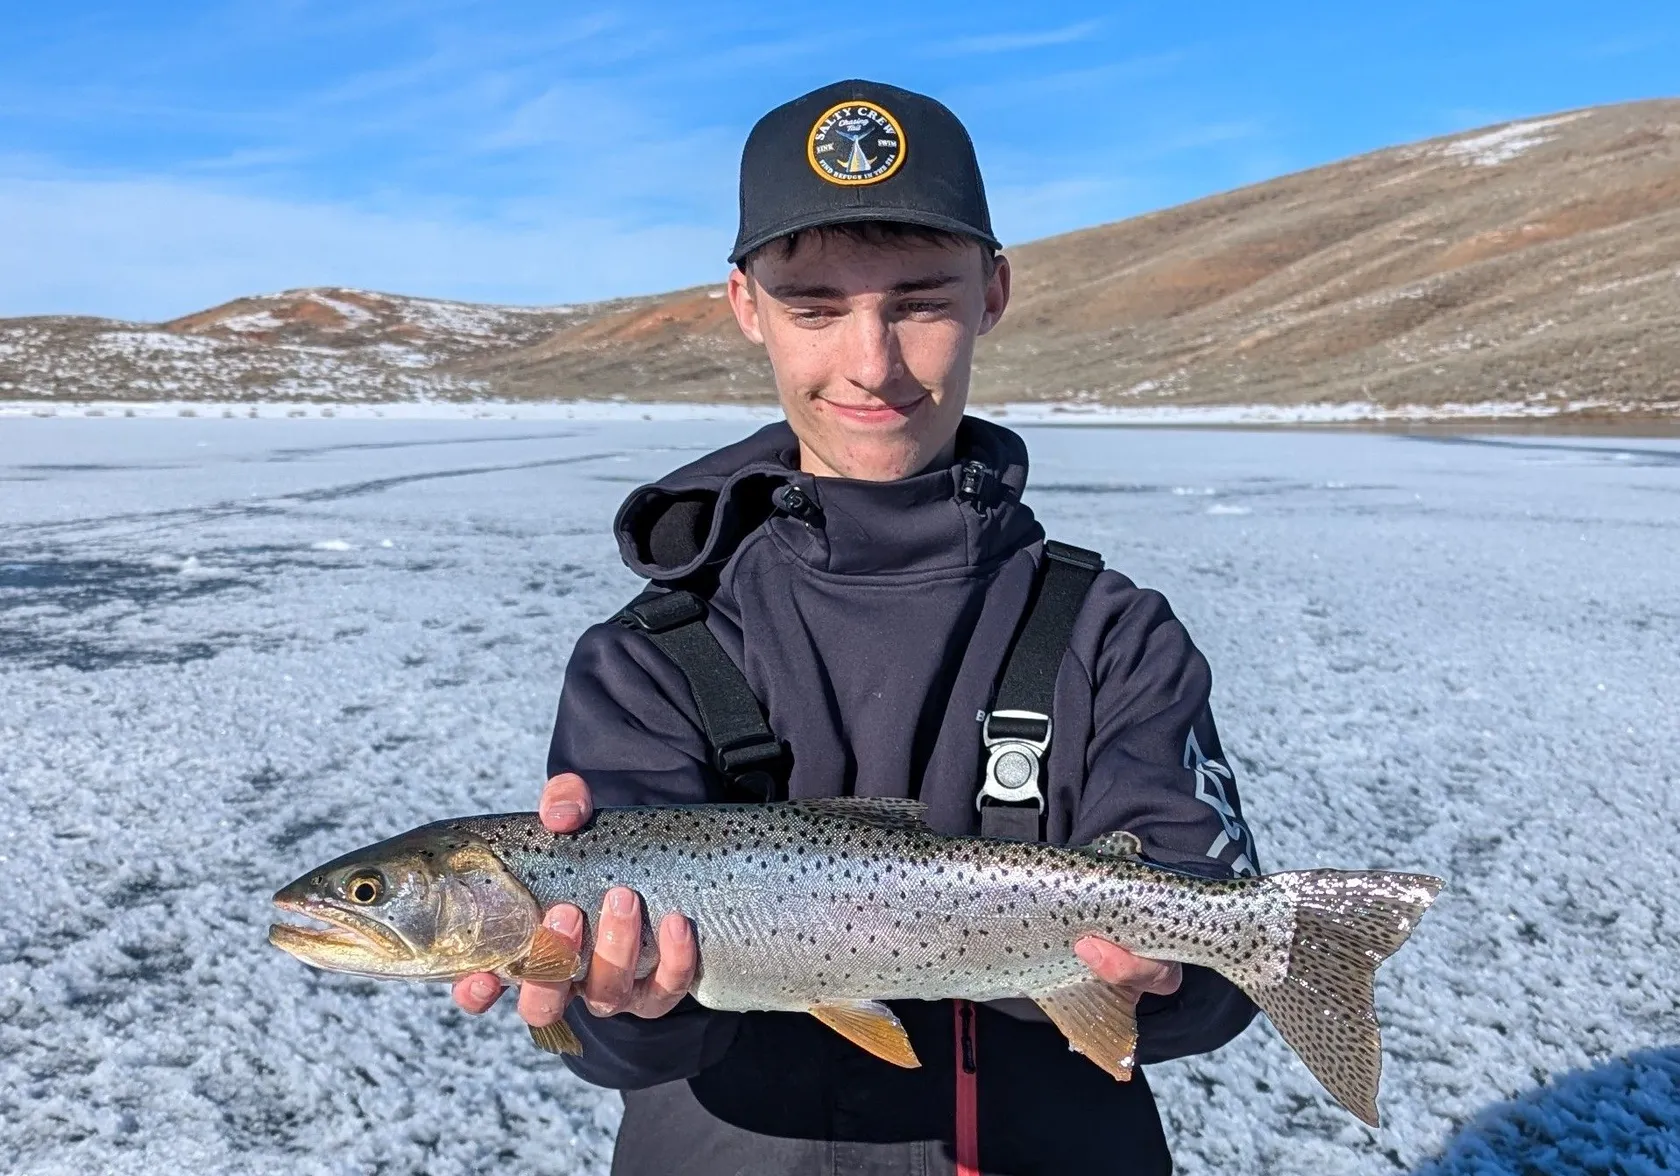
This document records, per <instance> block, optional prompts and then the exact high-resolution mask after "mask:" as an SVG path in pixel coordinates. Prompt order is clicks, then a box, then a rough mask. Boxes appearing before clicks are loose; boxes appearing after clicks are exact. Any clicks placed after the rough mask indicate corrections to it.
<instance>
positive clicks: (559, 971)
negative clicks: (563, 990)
mask: <svg viewBox="0 0 1680 1176" xmlns="http://www.w3.org/2000/svg"><path fill="white" fill-rule="evenodd" d="M581 962H582V961H581V960H580V959H579V958H578V952H577V948H575V947H573V946H572V943H571V940H569V939H567V938H566V937H565V936H564V935H561V934H558V933H557V932H554V931H550V930H549V929H548V928H547V927H538V928H537V933H536V934H535V935H533V936H532V937H531V948H530V950H529V951H527V952H526V953H525V958H524V959H522V960H520V961H519V962H518V963H517V964H514V965H513V966H512V967H511V968H509V969H508V974H509V975H510V976H512V977H514V978H515V979H518V980H537V981H541V982H546V983H549V984H558V983H560V982H562V981H565V980H572V979H576V977H577V974H578V967H579V965H580V963H581Z"/></svg>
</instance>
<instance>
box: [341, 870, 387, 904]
mask: <svg viewBox="0 0 1680 1176" xmlns="http://www.w3.org/2000/svg"><path fill="white" fill-rule="evenodd" d="M384 895H385V879H384V878H382V877H380V876H379V875H378V874H357V875H356V876H355V877H354V878H351V879H349V880H348V881H346V882H345V883H344V897H346V898H348V899H349V900H350V901H351V902H353V903H356V904H358V905H360V906H368V905H370V904H372V903H376V902H378V901H379V900H380V899H381V898H382V897H384Z"/></svg>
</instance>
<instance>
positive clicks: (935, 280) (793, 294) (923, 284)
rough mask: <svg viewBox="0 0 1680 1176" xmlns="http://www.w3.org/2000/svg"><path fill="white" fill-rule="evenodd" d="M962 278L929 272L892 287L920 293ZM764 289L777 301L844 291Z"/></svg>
mask: <svg viewBox="0 0 1680 1176" xmlns="http://www.w3.org/2000/svg"><path fill="white" fill-rule="evenodd" d="M961 280H962V279H961V278H959V277H958V276H957V275H956V274H929V275H927V276H926V277H925V278H909V279H907V280H905V281H902V282H899V283H897V284H896V285H894V286H893V288H892V293H894V294H920V293H922V292H923V291H926V290H942V289H944V288H945V287H946V286H949V285H952V284H953V283H955V282H959V281H961ZM764 289H765V291H766V292H767V293H769V295H770V297H772V298H774V299H776V301H778V302H792V301H795V300H797V299H813V300H818V301H841V300H843V299H844V298H845V297H846V292H845V291H844V290H842V289H840V288H839V287H838V286H818V285H796V284H789V285H785V286H773V285H769V284H766V285H765V286H764Z"/></svg>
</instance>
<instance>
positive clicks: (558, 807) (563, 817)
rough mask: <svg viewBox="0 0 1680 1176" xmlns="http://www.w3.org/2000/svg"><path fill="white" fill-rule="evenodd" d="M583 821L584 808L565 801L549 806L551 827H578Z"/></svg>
mask: <svg viewBox="0 0 1680 1176" xmlns="http://www.w3.org/2000/svg"><path fill="white" fill-rule="evenodd" d="M582 820H583V806H582V805H578V804H573V803H571V802H570V801H565V802H563V803H561V804H551V805H549V806H548V823H549V824H550V825H576V824H578V823H579V822H581V821H582Z"/></svg>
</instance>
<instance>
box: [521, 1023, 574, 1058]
mask: <svg viewBox="0 0 1680 1176" xmlns="http://www.w3.org/2000/svg"><path fill="white" fill-rule="evenodd" d="M531 1040H532V1041H534V1042H536V1045H537V1048H538V1049H540V1050H546V1051H547V1052H549V1053H551V1054H580V1053H582V1052H583V1042H581V1041H579V1040H578V1039H577V1034H576V1033H573V1032H572V1027H571V1026H570V1025H568V1024H566V1022H564V1021H556V1022H554V1024H552V1025H544V1026H542V1027H541V1028H538V1027H537V1026H536V1025H532V1026H531Z"/></svg>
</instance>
